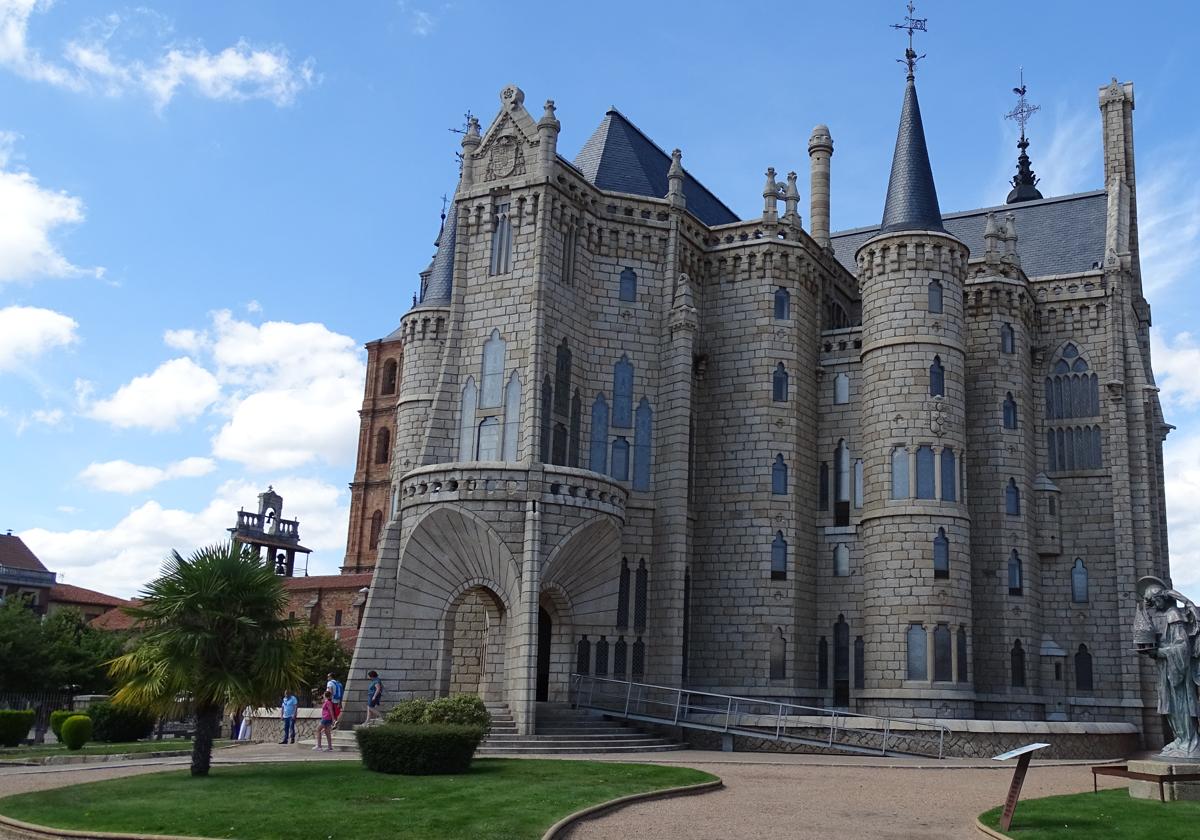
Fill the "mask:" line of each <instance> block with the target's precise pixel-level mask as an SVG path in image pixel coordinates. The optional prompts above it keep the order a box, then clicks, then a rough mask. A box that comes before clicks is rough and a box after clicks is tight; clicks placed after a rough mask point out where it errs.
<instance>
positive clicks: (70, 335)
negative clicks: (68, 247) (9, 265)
mask: <svg viewBox="0 0 1200 840" xmlns="http://www.w3.org/2000/svg"><path fill="white" fill-rule="evenodd" d="M0 236H3V234H0ZM78 328H79V324H78V323H77V322H76V321H75V319H74V318H70V317H68V316H66V315H63V314H62V313H61V312H55V311H54V310H52V309H39V308H37V307H33V306H6V307H4V308H3V309H0V371H5V370H16V369H18V368H20V367H22V366H24V365H28V364H29V363H30V362H32V361H33V360H34V359H36V358H37V357H38V356H41V355H42V354H43V353H46V352H47V351H49V350H51V349H53V348H55V347H66V346H68V345H71V344H74V343H75V342H77V341H78V340H79V336H78V335H77V333H76V330H77V329H78Z"/></svg>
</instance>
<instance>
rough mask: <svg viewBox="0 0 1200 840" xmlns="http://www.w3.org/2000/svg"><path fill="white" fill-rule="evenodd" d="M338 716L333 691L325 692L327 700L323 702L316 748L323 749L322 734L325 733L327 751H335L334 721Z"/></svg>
mask: <svg viewBox="0 0 1200 840" xmlns="http://www.w3.org/2000/svg"><path fill="white" fill-rule="evenodd" d="M335 717H336V708H335V707H334V705H333V692H332V691H326V692H325V702H323V703H322V704H321V724H320V725H319V726H318V727H317V745H316V746H315V747H313V749H314V750H316V751H320V750H321V734H322V733H324V734H325V743H326V744H328V746H327V747H326V748H325V752H333V721H334V718H335Z"/></svg>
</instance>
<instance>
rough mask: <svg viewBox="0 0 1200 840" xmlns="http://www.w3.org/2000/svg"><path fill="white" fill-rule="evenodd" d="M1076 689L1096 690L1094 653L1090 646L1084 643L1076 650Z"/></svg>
mask: <svg viewBox="0 0 1200 840" xmlns="http://www.w3.org/2000/svg"><path fill="white" fill-rule="evenodd" d="M1075 690H1076V691H1094V690H1095V674H1094V672H1093V670H1092V654H1091V653H1090V652H1089V651H1088V646H1087V645H1083V644H1081V645H1080V646H1079V648H1078V649H1077V650H1076V651H1075Z"/></svg>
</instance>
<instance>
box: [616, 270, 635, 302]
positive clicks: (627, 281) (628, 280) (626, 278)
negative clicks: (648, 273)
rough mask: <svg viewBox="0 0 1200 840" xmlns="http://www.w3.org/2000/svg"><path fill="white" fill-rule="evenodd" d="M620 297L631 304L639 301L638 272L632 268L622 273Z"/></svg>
mask: <svg viewBox="0 0 1200 840" xmlns="http://www.w3.org/2000/svg"><path fill="white" fill-rule="evenodd" d="M619 296H620V299H621V300H624V301H628V302H630V303H632V302H634V301H636V300H637V272H635V271H634V270H633V269H632V268H626V269H625V270H624V271H622V272H621V282H620V290H619Z"/></svg>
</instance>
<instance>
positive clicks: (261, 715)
mask: <svg viewBox="0 0 1200 840" xmlns="http://www.w3.org/2000/svg"><path fill="white" fill-rule="evenodd" d="M320 723H321V710H320V709H297V710H296V740H297V741H305V740H311V739H315V738H316V737H317V726H318V725H319V724H320ZM282 738H283V719H282V718H281V717H280V712H279V709H278V708H275V709H255V710H254V714H253V715H252V716H251V718H250V740H251V741H260V742H265V743H270V742H275V743H279V741H280V740H282Z"/></svg>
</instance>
